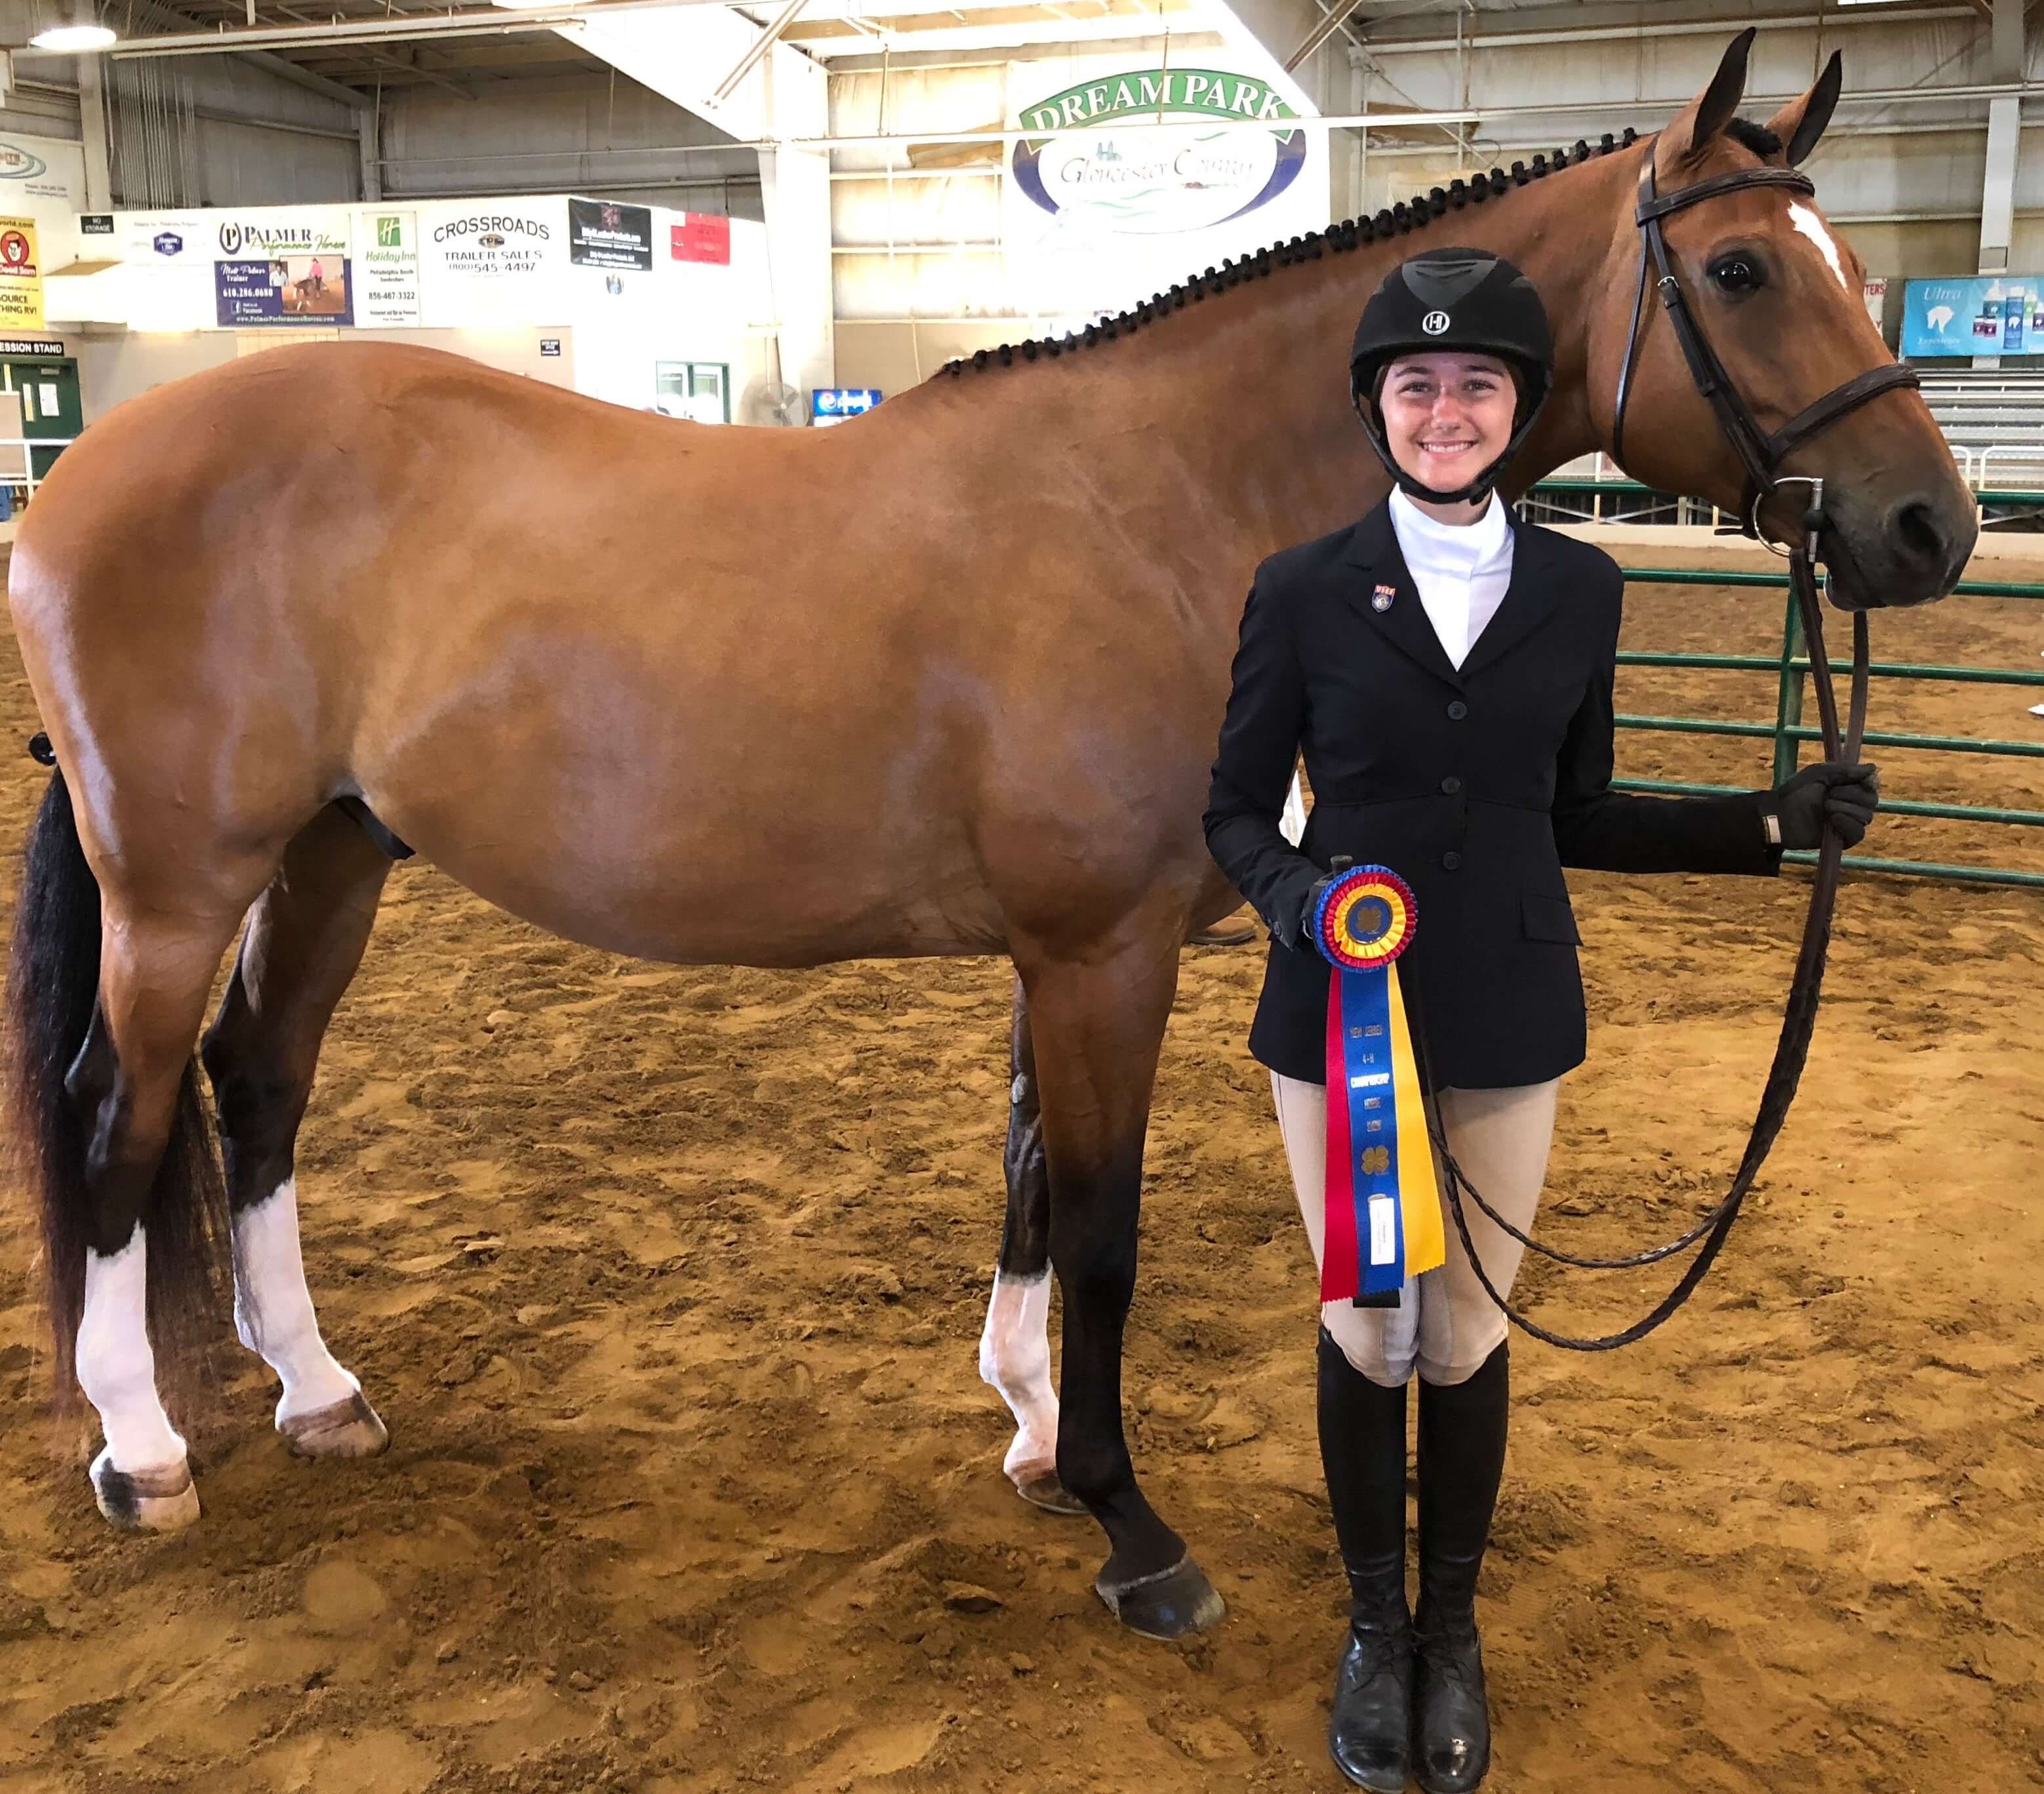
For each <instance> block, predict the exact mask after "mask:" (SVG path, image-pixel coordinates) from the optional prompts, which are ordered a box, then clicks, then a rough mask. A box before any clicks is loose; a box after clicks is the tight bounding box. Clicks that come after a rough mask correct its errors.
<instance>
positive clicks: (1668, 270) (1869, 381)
mask: <svg viewBox="0 0 2044 1794" xmlns="http://www.w3.org/2000/svg"><path fill="white" fill-rule="evenodd" d="M1758 186H1778V187H1787V188H1788V189H1790V190H1792V191H1794V192H1797V193H1804V194H1814V193H1815V190H1816V189H1815V186H1814V184H1813V183H1812V182H1811V180H1810V179H1809V177H1808V175H1801V174H1798V173H1797V172H1796V171H1795V170H1794V169H1792V168H1776V167H1758V168H1739V169H1734V170H1731V171H1729V172H1727V173H1725V174H1721V175H1711V176H1709V177H1708V179H1704V180H1700V181H1698V182H1695V183H1694V184H1693V185H1692V186H1686V187H1682V188H1680V189H1678V190H1676V191H1675V192H1673V193H1669V194H1657V193H1656V191H1655V190H1654V146H1653V144H1652V143H1651V142H1649V144H1648V145H1647V148H1646V163H1645V165H1644V166H1643V167H1642V168H1641V170H1640V171H1639V206H1638V209H1637V210H1636V211H1635V214H1634V221H1635V223H1636V224H1637V225H1639V230H1640V233H1641V244H1640V252H1639V289H1638V290H1637V291H1636V292H1635V294H1634V296H1633V302H1632V322H1631V328H1630V331H1629V332H1628V334H1627V340H1626V346H1625V359H1624V361H1623V363H1622V365H1621V366H1620V367H1619V380H1618V393H1617V397H1616V405H1615V407H1614V410H1615V415H1614V417H1613V420H1612V459H1614V460H1619V459H1621V457H1622V455H1623V444H1624V440H1625V412H1626V405H1627V401H1628V399H1629V398H1630V397H1631V385H1632V372H1633V367H1634V363H1635V361H1636V360H1637V359H1638V355H1639V342H1640V336H1641V318H1642V312H1643V310H1644V308H1645V302H1646V282H1647V267H1648V264H1649V263H1652V265H1653V267H1654V287H1655V290H1656V291H1657V292H1658V294H1659V295H1660V299H1661V303H1662V307H1663V308H1664V309H1665V310H1666V313H1667V314H1668V321H1669V325H1670V326H1671V327H1672V328H1673V330H1674V332H1675V339H1676V340H1677V342H1678V343H1680V344H1681V348H1682V357H1683V359H1684V360H1685V361H1686V362H1687V363H1689V374H1690V377H1691V378H1692V379H1693V380H1694V381H1695V382H1696V390H1697V391H1698V392H1699V393H1700V394H1702V395H1703V396H1704V398H1705V399H1706V400H1708V401H1709V404H1710V406H1711V409H1712V412H1713V413H1715V415H1716V417H1717V420H1718V424H1719V428H1720V429H1722V430H1723V432H1724V434H1725V436H1726V438H1727V440H1729V441H1730V442H1731V445H1732V447H1733V448H1734V449H1735V450H1736V451H1737V452H1738V455H1739V460H1740V462H1741V463H1742V464H1743V466H1744V467H1745V468H1746V497H1745V500H1744V501H1743V502H1742V505H1741V507H1740V512H1741V518H1742V532H1743V533H1744V534H1746V535H1748V536H1753V537H1754V538H1755V539H1756V540H1762V541H1765V538H1764V537H1762V536H1761V535H1760V526H1759V517H1760V508H1761V505H1762V504H1763V503H1764V502H1765V501H1766V500H1767V499H1768V498H1769V497H1772V496H1773V494H1775V493H1776V492H1777V491H1778V490H1781V487H1783V486H1797V485H1800V486H1807V487H1808V488H1809V490H1810V501H1809V504H1808V506H1807V507H1806V508H1805V509H1804V513H1803V518H1802V529H1801V532H1800V536H1799V537H1798V538H1797V540H1796V541H1795V543H1794V544H1793V545H1792V547H1789V549H1788V551H1787V555H1788V581H1789V584H1790V585H1791V586H1792V587H1793V588H1794V590H1795V594H1796V604H1797V606H1798V608H1799V609H1800V613H1801V616H1802V620H1803V633H1804V638H1805V640H1806V641H1807V642H1808V652H1809V661H1810V673H1811V676H1812V681H1813V682H1814V684H1815V690H1816V697H1817V716H1818V721H1819V724H1820V727H1821V730H1822V733H1823V739H1824V753H1825V756H1826V758H1827V759H1832V760H1845V761H1848V762H1850V761H1855V760H1857V759H1858V758H1859V753H1860V748H1861V742H1862V739H1863V737H1864V736H1865V730H1866V678H1867V627H1866V613H1865V611H1864V610H1861V611H1855V612H1854V613H1853V662H1852V688H1851V693H1850V701H1849V709H1848V713H1847V716H1846V726H1845V729H1844V732H1843V733H1842V735H1841V733H1840V731H1839V727H1838V700H1837V697H1836V695H1835V693H1834V692H1833V690H1832V686H1831V661H1830V659H1828V658H1827V655H1826V653H1825V651H1824V624H1823V608H1822V605H1821V602H1820V600H1819V589H1818V581H1817V563H1818V561H1819V559H1821V557H1822V551H1823V532H1824V528H1825V517H1824V510H1823V499H1824V482H1823V481H1822V480H1821V479H1815V478H1806V477H1804V476H1802V475H1800V474H1788V475H1783V474H1781V473H1779V472H1778V471H1777V470H1778V469H1779V468H1780V467H1781V463H1782V462H1783V461H1784V460H1785V459H1787V457H1788V455H1789V454H1791V453H1792V451H1794V450H1795V449H1796V448H1800V446H1801V445H1802V444H1804V443H1805V442H1807V441H1808V440H1810V438H1811V437H1812V436H1815V435H1816V434H1817V433H1818V432H1819V431H1821V430H1824V429H1827V428H1829V427H1830V426H1831V424H1835V423H1836V422H1837V421H1838V420H1839V419H1840V418H1841V417H1845V416H1846V415H1847V414H1848V413H1850V412H1852V411H1854V410H1856V409H1858V407H1859V406H1861V405H1864V404H1865V403H1866V401H1868V400H1869V399H1870V398H1874V397H1876V396H1877V394H1881V393H1885V392H1887V391H1888V390H1890V389H1891V388H1894V387H1898V386H1912V387H1913V386H1915V385H1916V384H1917V383H1918V382H1917V377H1916V375H1915V372H1914V371H1913V370H1911V369H1909V368H1907V367H1900V366H1899V365H1897V364H1896V363H1888V365H1887V366H1885V367H1872V368H1869V369H1868V370H1867V371H1865V373H1863V374H1859V375H1855V376H1854V378H1851V379H1850V380H1848V381H1846V382H1845V383H1844V384H1843V385H1842V386H1837V387H1835V388H1834V389H1833V390H1831V391H1830V392H1828V393H1827V394H1825V395H1824V396H1823V398H1820V399H1819V400H1818V401H1816V402H1815V404H1814V405H1809V406H1808V407H1807V408H1806V409H1804V410H1802V411H1800V412H1798V413H1796V416H1795V417H1792V418H1791V419H1789V421H1788V422H1787V423H1786V424H1784V425H1783V426H1782V427H1781V428H1780V429H1778V430H1776V431H1774V432H1771V433H1770V432H1767V431H1765V430H1763V429H1762V428H1761V426H1760V424H1759V422H1758V420H1757V419H1755V417H1754V415H1753V413H1752V412H1751V411H1750V409H1748V408H1747V405H1746V401H1745V400H1744V399H1743V398H1741V396H1740V394H1739V389H1738V387H1737V386H1735V384H1734V383H1733V382H1732V379H1731V376H1730V375H1728V374H1727V373H1726V371H1725V369H1724V364H1723V363H1722V362H1720V361H1719V359H1718V358H1717V355H1716V354H1715V352H1713V351H1712V348H1711V346H1710V344H1709V342H1708V340H1706V339H1705V337H1704V333H1703V332H1702V331H1701V329H1700V328H1698V326H1697V324H1696V317H1695V314H1694V313H1692V311H1691V310H1690V309H1689V300H1688V298H1687V297H1686V296H1685V294H1684V293H1683V291H1682V286H1681V281H1680V280H1679V279H1677V277H1676V274H1675V270H1674V265H1673V262H1672V261H1671V259H1669V253H1668V244H1667V240H1666V238H1665V237H1664V236H1663V235H1662V228H1661V224H1662V219H1664V218H1666V217H1668V216H1669V213H1674V212H1679V211H1681V210H1683V209H1685V208H1686V207H1688V206H1694V205H1696V204H1698V203H1700V202H1702V201H1704V200H1707V199H1714V198H1717V197H1718V196H1719V194H1727V193H1734V192H1738V191H1739V190H1742V189H1744V188H1747V187H1758ZM1766 545H1767V546H1768V547H1774V546H1775V545H1774V544H1773V543H1771V542H1768V543H1767V544H1766ZM1777 552H1780V550H1778V549H1777ZM1844 851H1845V844H1844V843H1843V842H1842V840H1841V839H1839V837H1838V834H1837V832H1835V830H1833V829H1831V828H1826V830H1825V831H1824V839H1823V845H1822V847H1820V848H1819V851H1818V857H1817V870H1816V876H1815V878H1814V879H1813V880H1812V883H1811V886H1810V907H1809V911H1808V914H1807V915H1806V916H1805V917H1804V923H1803V941H1802V946H1801V948H1800V951H1799V952H1798V954H1797V955H1796V973H1795V977H1794V978H1793V979H1792V982H1790V985H1789V987H1788V1005H1787V1007H1786V1009H1785V1012H1784V1013H1783V1016H1782V1018H1781V1038H1780V1039H1778V1040H1777V1042H1776V1043H1775V1047H1774V1060H1773V1064H1772V1065H1771V1066H1769V1068H1768V1072H1767V1082H1766V1084H1765V1086H1764V1087H1763V1089H1762V1092H1761V1097H1760V1108H1759V1111H1758V1114H1757V1115H1756V1116H1754V1123H1753V1127H1752V1131H1751V1132H1750V1134H1749V1135H1748V1136H1747V1139H1746V1152H1745V1154H1744V1156H1743V1157H1742V1158H1741V1159H1740V1161H1739V1170H1738V1171H1737V1173H1736V1174H1735V1175H1734V1177H1733V1178H1732V1181H1731V1188H1730V1189H1727V1191H1726V1193H1725V1194H1724V1196H1723V1198H1722V1199H1721V1200H1719V1202H1718V1203H1717V1204H1715V1207H1713V1208H1711V1209H1710V1210H1709V1212H1707V1213H1706V1214H1705V1215H1704V1216H1703V1218H1702V1219H1701V1220H1699V1221H1698V1222H1697V1223H1696V1225H1695V1226H1694V1227H1692V1228H1690V1230H1689V1231H1688V1232H1687V1233H1685V1234H1684V1235H1682V1236H1681V1239H1674V1240H1670V1241H1669V1242H1668V1243H1667V1244H1666V1245H1663V1246H1657V1247H1654V1248H1652V1249H1651V1250H1649V1251H1645V1252H1640V1253H1637V1254H1634V1255H1633V1256H1631V1257H1630V1258H1585V1257H1579V1256H1577V1255H1576V1254H1572V1253H1567V1252H1562V1251H1560V1250H1557V1249H1555V1248H1554V1247H1550V1246H1545V1245H1543V1244H1542V1243H1540V1242H1539V1240H1537V1239H1534V1238H1532V1236H1531V1235H1529V1234H1527V1233H1523V1232H1522V1231H1520V1229H1519V1228H1517V1227H1514V1226H1513V1225H1512V1223H1511V1222H1509V1221H1508V1220H1505V1219H1504V1216H1501V1215H1500V1214H1499V1213H1498V1212H1497V1211H1496V1209H1495V1208H1492V1207H1491V1205H1490V1204H1489V1203H1488V1202H1486V1201H1485V1200H1484V1199H1483V1197H1481V1195H1480V1194H1479V1193H1477V1190H1476V1189H1475V1188H1474V1187H1473V1185H1471V1184H1470V1181H1469V1179H1468V1178H1467V1177H1466V1176H1464V1174H1463V1173H1462V1167H1461V1166H1459V1165H1458V1164H1457V1163H1456V1162H1455V1158H1454V1154H1453V1153H1452V1152H1451V1151H1450V1150H1449V1147H1448V1143H1447V1137H1446V1134H1445V1131H1443V1128H1442V1127H1441V1124H1440V1120H1439V1113H1438V1111H1437V1110H1436V1108H1435V1105H1433V1104H1429V1105H1428V1116H1427V1127H1428V1131H1429V1133H1430V1134H1431V1135H1432V1138H1433V1143H1434V1145H1435V1149H1436V1151H1438V1152H1439V1154H1440V1157H1441V1162H1442V1166H1443V1170H1445V1171H1446V1173H1447V1177H1446V1179H1445V1181H1444V1188H1445V1191H1446V1194H1447V1204H1448V1209H1449V1212H1450V1215H1451V1216H1453V1217H1454V1224H1455V1231H1456V1233H1457V1234H1458V1235H1460V1236H1461V1239H1462V1250H1464V1251H1465V1252H1466V1253H1467V1254H1468V1255H1469V1261H1470V1266H1472V1268H1473V1270H1475V1272H1476V1275H1477V1281H1478V1282H1479V1283H1481V1285H1482V1286H1483V1289H1484V1292H1485V1294H1486V1295H1488V1296H1489V1297H1490V1299H1491V1300H1492V1301H1493V1302H1494V1303H1496V1304H1497V1306H1498V1308H1500V1309H1501V1310H1502V1311H1503V1312H1504V1315H1505V1316H1506V1318H1507V1319H1508V1320H1510V1321H1511V1322H1512V1324H1513V1325H1514V1326H1516V1327H1519V1328H1520V1329H1521V1330H1522V1331H1524V1332H1527V1333H1529V1334H1531V1335H1532V1336H1533V1337H1534V1338H1535V1339H1540V1340H1543V1341H1545V1342H1546V1343H1547V1344H1549V1345H1550V1346H1562V1347H1564V1348H1566V1350H1570V1351H1578V1352H1602V1351H1611V1350H1615V1349H1616V1347H1618V1346H1629V1345H1631V1344H1632V1343H1634V1342H1635V1340H1638V1339H1644V1338H1645V1337H1646V1335H1648V1334H1649V1333H1651V1332H1652V1331H1654V1329H1655V1328H1656V1327H1658V1326H1660V1325H1661V1324H1662V1322H1664V1321H1666V1320H1668V1319H1669V1316H1672V1315H1673V1313H1674V1312H1676V1310H1677V1309H1678V1308H1681V1306H1682V1304H1684V1303H1685V1302H1686V1301H1687V1300H1689V1297H1690V1296H1691V1295H1692V1293H1694V1292H1695V1290H1696V1286H1697V1285H1699V1284H1700V1283H1701V1282H1702V1281H1703V1280H1704V1273H1707V1272H1708V1270H1710V1268H1711V1266H1712V1262H1714V1261H1715V1258H1717V1255H1718V1252H1719V1248H1720V1247H1723V1244H1724V1243H1725V1239H1726V1237H1727V1235H1729V1234H1730V1233H1731V1229H1732V1224H1733V1223H1734V1222H1735V1221H1736V1220H1738V1219H1739V1209H1740V1208H1741V1206H1742V1204H1743V1203H1744V1202H1745V1200H1746V1193H1747V1192H1748V1191H1749V1190H1750V1189H1752V1187H1753V1184H1754V1179H1755V1178H1756V1177H1758V1175H1759V1174H1760V1168H1761V1166H1763V1165H1764V1164H1765V1163H1766V1162H1767V1154H1768V1152H1769V1149H1770V1148H1771V1147H1773V1144H1774V1141H1775V1138H1776V1136H1777V1135H1778V1134H1779V1133H1780V1132H1781V1125H1782V1124H1783V1122H1784V1121H1785V1120H1787V1119H1788V1109H1789V1106H1790V1104H1792V1103H1793V1102H1794V1101H1795V1100H1796V1085H1797V1084H1798V1083H1799V1082H1800V1080H1801V1078H1802V1075H1803V1066H1804V1061H1805V1059H1806V1058H1807V1057H1808V1053H1809V1047H1810V1035H1811V1032H1812V1029H1813V1028H1815V1024H1816V1019H1817V1005H1818V1000H1819V996H1820V994H1821V993H1822V991H1823V982H1824V961H1825V956H1826V954H1827V951H1828V950H1829V948H1830V946H1831V914H1832V910H1833V909H1834V907H1835V904H1836V901H1837V897H1838V873H1839V860H1840V856H1841V855H1842V854H1843V852H1844ZM1465 1196H1466V1197H1468V1198H1469V1199H1470V1201H1472V1202H1473V1203H1474V1204H1476V1206H1477V1208H1479V1209H1481V1211H1482V1212H1483V1213H1484V1214H1485V1216H1487V1217H1488V1218H1489V1220H1490V1221H1491V1222H1492V1223H1493V1225H1495V1226H1496V1227H1499V1228H1500V1229H1501V1230H1502V1231H1504V1233H1506V1234H1507V1235H1509V1236H1510V1237H1511V1238H1512V1239H1516V1240H1517V1241H1518V1242H1519V1243H1520V1245H1522V1246H1523V1247H1527V1248H1529V1249H1530V1250H1532V1251H1535V1252H1537V1253H1539V1254H1540V1255H1541V1256H1542V1257H1543V1258H1549V1259H1551V1260H1553V1261H1554V1262H1555V1263H1557V1264H1562V1265H1571V1266H1575V1267H1576V1268H1577V1269H1578V1270H1638V1269H1639V1268H1641V1267H1642V1266H1646V1265H1652V1264H1658V1263H1659V1262H1661V1261H1662V1259H1664V1258H1672V1257H1673V1255H1674V1254H1676V1253H1677V1252H1680V1251H1682V1250H1685V1248H1687V1247H1691V1246H1694V1245H1696V1243H1697V1242H1698V1241H1699V1240H1700V1241H1702V1243H1703V1244H1702V1247H1701V1249H1700V1250H1699V1251H1698V1252H1697V1254H1696V1257H1695V1258H1692V1260H1691V1261H1690V1262H1689V1266H1688V1268H1687V1269H1686V1270H1684V1272H1683V1273H1682V1275H1681V1278H1680V1279H1679V1280H1678V1281H1677V1283H1676V1285H1675V1286H1674V1288H1673V1289H1671V1290H1670V1291H1669V1293H1668V1294H1667V1295H1666V1296H1665V1297H1662V1300H1661V1301H1660V1302H1659V1303H1658V1304H1656V1305H1655V1307H1654V1309H1653V1310H1652V1312H1650V1313H1649V1314H1647V1315H1646V1316H1645V1317H1644V1318H1643V1319H1642V1320H1639V1321H1636V1322H1635V1323H1633V1324H1632V1325H1631V1326H1630V1327H1625V1328H1623V1329H1622V1330H1621V1331H1619V1332H1616V1333H1611V1334H1607V1335H1604V1336H1602V1337H1601V1338H1597V1339H1571V1338H1570V1337H1569V1336H1568V1335H1566V1334H1561V1333H1556V1332H1554V1331H1551V1330H1550V1329H1549V1328H1547V1327H1543V1326H1542V1325H1540V1323H1539V1322H1537V1321H1535V1320H1530V1319H1528V1318H1527V1316H1525V1315H1524V1314H1522V1313H1521V1312H1520V1311H1519V1310H1518V1309H1517V1308H1514V1307H1513V1306H1512V1304H1511V1302H1510V1301H1509V1300H1508V1299H1507V1298H1506V1297H1504V1295H1502V1294H1500V1292H1499V1291H1498V1289H1496V1286H1495V1285H1493V1283H1492V1281H1491V1280H1490V1275H1489V1273H1488V1272H1487V1271H1486V1270H1485V1269H1484V1266H1483V1260H1482V1259H1481V1258H1480V1257H1478V1256H1477V1250H1476V1246H1475V1243H1474V1242H1473V1240H1472V1239H1470V1225H1469V1220H1468V1216H1466V1214H1465V1212H1464V1211H1463V1204H1462V1198H1463V1197H1465Z"/></svg>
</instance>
